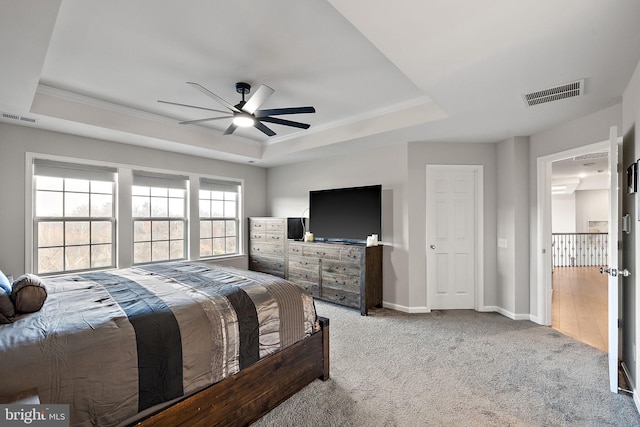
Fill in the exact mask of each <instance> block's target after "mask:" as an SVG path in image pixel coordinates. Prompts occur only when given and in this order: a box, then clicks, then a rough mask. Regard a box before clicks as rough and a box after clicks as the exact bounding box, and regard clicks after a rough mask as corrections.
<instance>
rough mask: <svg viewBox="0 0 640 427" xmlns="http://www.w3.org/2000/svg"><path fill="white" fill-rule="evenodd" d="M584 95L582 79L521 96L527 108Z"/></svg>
mask: <svg viewBox="0 0 640 427" xmlns="http://www.w3.org/2000/svg"><path fill="white" fill-rule="evenodd" d="M580 95H584V79H582V80H576V81H575V82H571V83H567V84H563V85H560V86H555V87H550V88H547V89H543V90H539V91H536V92H531V93H527V94H525V95H522V98H523V99H524V102H525V103H526V104H527V105H528V106H529V107H531V106H533V105H538V104H544V103H547V102H553V101H559V100H561V99H566V98H572V97H574V96H580Z"/></svg>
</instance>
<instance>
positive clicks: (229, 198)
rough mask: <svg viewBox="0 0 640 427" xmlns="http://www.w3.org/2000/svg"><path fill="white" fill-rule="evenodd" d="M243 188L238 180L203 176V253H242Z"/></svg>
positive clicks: (201, 191) (201, 230)
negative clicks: (241, 194) (241, 200)
mask: <svg viewBox="0 0 640 427" xmlns="http://www.w3.org/2000/svg"><path fill="white" fill-rule="evenodd" d="M239 189H240V185H239V184H238V183H237V182H230V181H215V180H211V179H205V178H201V179H200V195H199V198H200V202H199V206H200V209H199V211H200V257H203V258H204V257H211V256H217V255H232V254H237V253H238V251H239V234H240V233H239V226H240V220H239V193H240V192H239Z"/></svg>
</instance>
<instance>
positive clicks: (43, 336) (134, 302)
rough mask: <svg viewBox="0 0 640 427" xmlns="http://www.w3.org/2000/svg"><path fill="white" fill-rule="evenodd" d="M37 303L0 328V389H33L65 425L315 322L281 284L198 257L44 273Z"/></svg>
mask: <svg viewBox="0 0 640 427" xmlns="http://www.w3.org/2000/svg"><path fill="white" fill-rule="evenodd" d="M43 281H44V284H45V287H46V289H47V292H48V297H47V300H46V302H45V304H44V306H43V307H42V309H41V310H40V311H38V312H36V313H30V314H24V315H20V316H18V317H17V318H16V319H15V321H14V322H13V323H11V324H8V325H0V378H2V381H1V382H0V394H13V393H17V392H20V391H23V390H27V389H31V388H37V390H38V395H39V397H40V402H42V403H45V404H46V403H50V404H69V405H70V412H71V424H72V425H78V426H89V425H99V426H112V425H118V424H120V423H122V422H123V421H124V420H128V419H131V418H132V417H135V416H136V414H138V413H141V412H144V411H149V410H152V409H153V408H157V407H159V406H161V405H163V404H164V403H165V402H169V401H172V400H175V399H178V398H180V397H182V396H185V395H189V394H192V393H194V392H196V391H198V390H200V389H202V388H204V387H206V386H208V385H210V384H213V383H216V382H218V381H220V380H222V379H224V378H226V377H228V376H230V375H233V374H235V373H237V372H239V371H240V370H242V369H244V368H246V367H248V366H251V365H252V364H254V363H256V362H257V361H259V360H260V359H261V358H263V357H265V356H268V355H270V354H273V353H275V352H277V351H279V350H281V349H283V348H285V347H287V346H289V345H291V344H294V343H296V342H298V341H300V340H301V339H304V338H305V337H306V336H309V335H310V334H311V333H313V332H314V331H316V330H317V329H318V325H317V319H316V313H315V308H314V305H313V299H312V298H311V297H310V296H309V295H307V294H305V293H303V292H302V291H301V290H300V289H299V288H298V287H296V286H295V285H293V284H292V283H290V282H287V281H286V280H284V279H280V278H277V277H275V276H270V275H267V274H263V273H258V272H252V271H246V270H239V269H234V268H229V267H219V266H214V265H211V264H206V263H198V262H172V263H162V264H150V265H146V266H139V267H134V268H128V269H122V270H111V271H102V272H88V273H81V274H71V275H64V276H59V277H54V278H47V279H43Z"/></svg>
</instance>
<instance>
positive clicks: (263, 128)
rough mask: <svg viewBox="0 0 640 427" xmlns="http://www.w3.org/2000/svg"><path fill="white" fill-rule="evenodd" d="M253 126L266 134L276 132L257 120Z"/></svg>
mask: <svg viewBox="0 0 640 427" xmlns="http://www.w3.org/2000/svg"><path fill="white" fill-rule="evenodd" d="M253 126H254V127H255V128H256V129H258V130H260V131H261V132H262V133H264V134H266V135H267V136H273V135H275V134H276V133H275V132H274V131H272V130H271V129H269V128H268V127H266V126H265V125H264V124H262V123H261V122H259V121H257V120H256V122H255V123H254V124H253Z"/></svg>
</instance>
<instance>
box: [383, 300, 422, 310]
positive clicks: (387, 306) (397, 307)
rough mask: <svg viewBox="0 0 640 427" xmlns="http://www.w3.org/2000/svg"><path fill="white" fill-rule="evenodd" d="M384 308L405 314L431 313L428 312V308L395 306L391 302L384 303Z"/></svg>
mask: <svg viewBox="0 0 640 427" xmlns="http://www.w3.org/2000/svg"><path fill="white" fill-rule="evenodd" d="M382 306H383V307H384V308H390V309H391V310H396V311H401V312H403V313H431V310H427V307H407V306H406V305H400V304H394V303H391V302H385V301H383V302H382Z"/></svg>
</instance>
